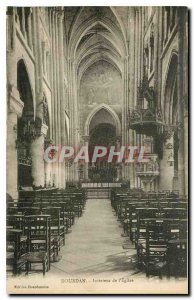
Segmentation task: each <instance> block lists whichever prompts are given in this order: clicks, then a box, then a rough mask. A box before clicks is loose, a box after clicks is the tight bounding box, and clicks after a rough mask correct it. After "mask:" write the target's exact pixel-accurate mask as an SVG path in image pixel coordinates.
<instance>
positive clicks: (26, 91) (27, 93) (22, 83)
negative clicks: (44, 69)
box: [17, 58, 35, 119]
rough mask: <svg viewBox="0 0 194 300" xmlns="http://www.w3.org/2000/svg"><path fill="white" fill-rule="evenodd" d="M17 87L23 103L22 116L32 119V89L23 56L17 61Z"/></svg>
mask: <svg viewBox="0 0 194 300" xmlns="http://www.w3.org/2000/svg"><path fill="white" fill-rule="evenodd" d="M17 89H18V91H19V94H20V98H21V100H22V101H23V103H24V109H23V116H24V115H25V116H26V117H28V118H30V119H34V118H35V104H34V97H33V90H32V85H31V81H30V76H29V72H28V68H27V64H26V62H25V60H24V59H23V58H21V59H19V60H18V61H17Z"/></svg>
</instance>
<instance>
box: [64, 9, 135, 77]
mask: <svg viewBox="0 0 194 300" xmlns="http://www.w3.org/2000/svg"><path fill="white" fill-rule="evenodd" d="M130 9H131V8H129V7H108V6H105V7H65V8H64V10H65V26H66V28H65V30H66V35H67V43H68V57H69V58H71V59H73V61H74V62H75V64H76V68H77V77H78V80H81V77H82V75H83V74H84V72H85V71H86V70H87V69H88V68H89V67H90V66H91V65H92V64H94V63H95V62H97V61H100V60H102V61H103V60H104V61H107V62H109V63H111V64H112V65H113V66H114V67H115V68H116V69H117V70H118V71H119V72H120V74H122V64H123V58H124V57H125V56H126V55H127V51H128V50H127V32H128V26H129V21H128V19H129V17H128V16H129V10H130Z"/></svg>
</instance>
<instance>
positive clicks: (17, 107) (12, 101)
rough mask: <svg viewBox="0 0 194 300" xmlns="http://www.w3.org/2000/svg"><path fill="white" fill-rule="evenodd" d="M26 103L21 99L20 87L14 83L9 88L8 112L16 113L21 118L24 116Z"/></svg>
mask: <svg viewBox="0 0 194 300" xmlns="http://www.w3.org/2000/svg"><path fill="white" fill-rule="evenodd" d="M23 108H24V103H23V102H22V101H21V99H20V94H19V91H18V89H17V88H16V87H15V86H14V85H10V86H9V88H8V112H9V113H15V114H16V115H17V116H18V117H19V118H20V117H21V116H22V112H23Z"/></svg>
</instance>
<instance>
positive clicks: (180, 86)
mask: <svg viewBox="0 0 194 300" xmlns="http://www.w3.org/2000/svg"><path fill="white" fill-rule="evenodd" d="M178 12H179V13H178V66H177V97H178V99H177V102H178V123H179V153H178V155H179V165H178V179H179V191H180V194H182V195H184V193H185V149H184V132H185V130H184V101H183V53H184V49H183V45H184V40H183V39H184V31H183V28H184V26H183V20H184V18H183V11H182V9H179V10H178Z"/></svg>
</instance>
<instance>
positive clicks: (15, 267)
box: [6, 228, 27, 275]
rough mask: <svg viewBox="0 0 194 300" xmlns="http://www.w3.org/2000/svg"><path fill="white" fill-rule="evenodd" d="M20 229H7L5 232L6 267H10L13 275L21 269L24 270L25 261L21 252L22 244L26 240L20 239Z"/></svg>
mask: <svg viewBox="0 0 194 300" xmlns="http://www.w3.org/2000/svg"><path fill="white" fill-rule="evenodd" d="M21 236H22V230H21V229H10V228H9V229H7V231H6V240H7V241H6V265H7V266H11V269H12V272H13V274H14V275H18V274H19V272H21V270H22V268H24V270H25V269H26V264H27V260H26V257H25V253H24V252H23V251H22V250H23V249H25V247H22V244H24V243H25V242H26V240H22V239H21Z"/></svg>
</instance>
